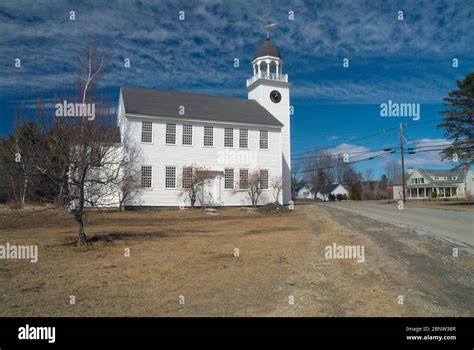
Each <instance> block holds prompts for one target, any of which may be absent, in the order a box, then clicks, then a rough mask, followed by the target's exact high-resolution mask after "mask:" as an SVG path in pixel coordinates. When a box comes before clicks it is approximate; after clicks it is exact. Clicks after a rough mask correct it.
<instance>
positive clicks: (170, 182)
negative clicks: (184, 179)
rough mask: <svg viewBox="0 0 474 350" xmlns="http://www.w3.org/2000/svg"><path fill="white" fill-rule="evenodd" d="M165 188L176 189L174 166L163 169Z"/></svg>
mask: <svg viewBox="0 0 474 350" xmlns="http://www.w3.org/2000/svg"><path fill="white" fill-rule="evenodd" d="M165 188H176V167H175V166H167V167H166V169H165Z"/></svg>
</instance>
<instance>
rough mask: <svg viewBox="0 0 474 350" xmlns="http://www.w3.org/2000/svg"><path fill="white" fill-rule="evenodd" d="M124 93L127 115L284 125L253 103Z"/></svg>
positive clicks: (159, 93) (138, 91) (158, 93)
mask: <svg viewBox="0 0 474 350" xmlns="http://www.w3.org/2000/svg"><path fill="white" fill-rule="evenodd" d="M121 93H122V98H123V103H124V106H125V113H132V114H142V115H149V116H157V117H173V118H174V117H176V118H186V119H198V120H204V121H205V120H209V121H211V120H212V121H216V120H217V121H222V122H234V123H246V124H260V125H270V126H276V127H282V126H283V124H282V123H280V121H279V120H278V119H276V118H275V117H274V116H273V115H272V114H271V113H270V112H268V111H267V110H266V109H265V108H264V107H262V106H261V105H260V104H259V103H258V102H256V101H254V100H248V99H241V98H233V97H224V96H211V95H203V94H195V93H189V92H178V91H167V90H156V89H143V88H131V87H122V88H121ZM180 106H184V111H185V115H184V116H183V115H180V114H179V108H180Z"/></svg>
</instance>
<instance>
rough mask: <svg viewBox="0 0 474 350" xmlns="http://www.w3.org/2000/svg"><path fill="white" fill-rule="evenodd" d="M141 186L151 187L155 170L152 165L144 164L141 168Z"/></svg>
mask: <svg viewBox="0 0 474 350" xmlns="http://www.w3.org/2000/svg"><path fill="white" fill-rule="evenodd" d="M140 178H141V184H140V185H141V187H147V188H151V185H152V178H153V170H152V167H151V166H148V165H146V166H145V165H144V166H142V170H141V176H140Z"/></svg>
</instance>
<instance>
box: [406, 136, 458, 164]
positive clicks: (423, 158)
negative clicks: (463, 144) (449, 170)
mask: <svg viewBox="0 0 474 350" xmlns="http://www.w3.org/2000/svg"><path fill="white" fill-rule="evenodd" d="M450 144H451V142H450V141H449V140H446V139H442V138H441V139H429V138H423V139H419V140H415V141H414V142H413V145H414V148H415V151H417V153H415V154H407V155H406V156H405V164H406V166H407V167H413V168H420V167H430V166H434V167H440V166H444V167H450V166H451V165H452V164H450V163H449V161H447V160H444V161H443V160H442V159H441V156H440V152H441V150H442V149H443V148H446V147H447V146H449V145H450Z"/></svg>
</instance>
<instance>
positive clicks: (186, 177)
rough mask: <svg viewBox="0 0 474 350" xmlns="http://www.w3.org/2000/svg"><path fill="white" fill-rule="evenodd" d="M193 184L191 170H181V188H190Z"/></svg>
mask: <svg viewBox="0 0 474 350" xmlns="http://www.w3.org/2000/svg"><path fill="white" fill-rule="evenodd" d="M192 183H193V168H192V167H184V168H183V188H191V186H192Z"/></svg>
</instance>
